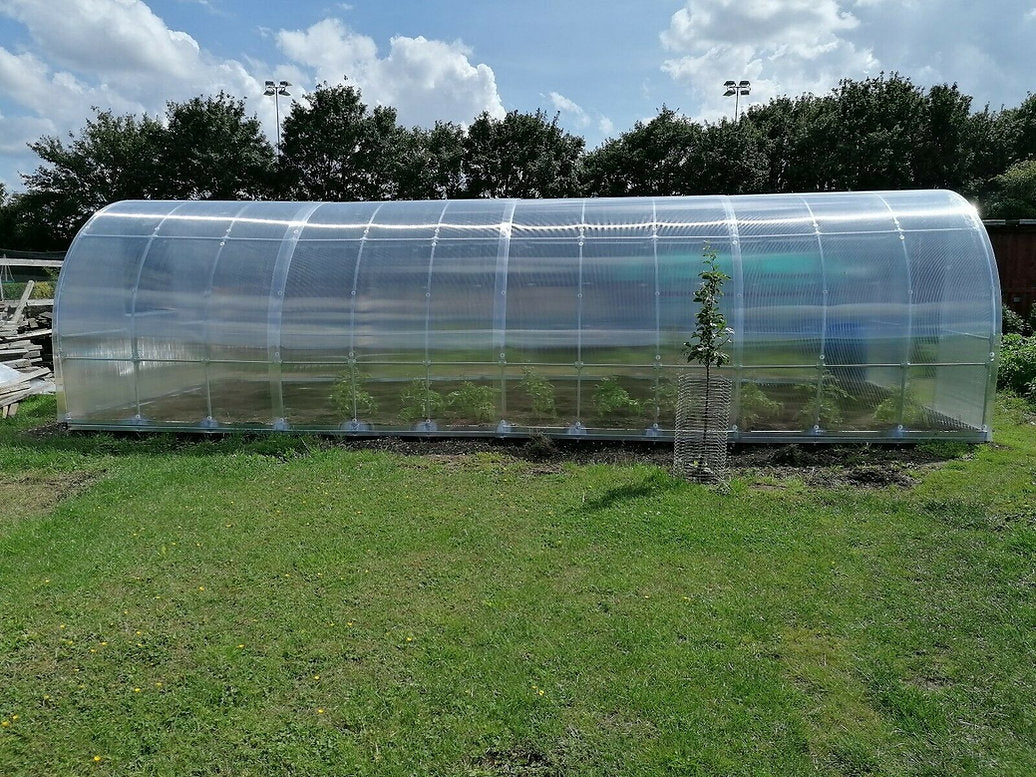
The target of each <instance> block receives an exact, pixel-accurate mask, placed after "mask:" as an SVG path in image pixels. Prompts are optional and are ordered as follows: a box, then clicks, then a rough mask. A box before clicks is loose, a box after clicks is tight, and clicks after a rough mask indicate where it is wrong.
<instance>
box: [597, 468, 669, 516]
mask: <svg viewBox="0 0 1036 777" xmlns="http://www.w3.org/2000/svg"><path fill="white" fill-rule="evenodd" d="M682 485H683V481H681V480H679V479H678V478H675V477H673V476H672V475H669V474H667V473H665V472H663V471H662V470H655V471H654V472H651V473H650V474H649V475H647V476H646V477H644V478H643V479H642V480H640V481H639V482H636V483H623V484H622V485H621V486H615V487H614V488H609V489H608V490H607V491H605V492H604V493H603V494H600V495H598V496H595V497H593V498H592V499H587V500H586V502H584V503H583V509H585V510H589V511H591V512H596V511H598V510H607V509H608V508H609V507H614V506H615V505H617V504H621V503H622V502H628V501H630V500H633V499H641V498H642V497H646V496H654V495H655V494H662V493H665V492H666V491H672V490H673V489H676V488H680V487H681V486H682Z"/></svg>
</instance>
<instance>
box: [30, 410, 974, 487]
mask: <svg viewBox="0 0 1036 777" xmlns="http://www.w3.org/2000/svg"><path fill="white" fill-rule="evenodd" d="M27 434H28V435H29V436H32V437H34V438H36V439H40V440H45V439H47V438H50V437H60V436H63V435H64V436H67V435H72V436H75V435H79V434H88V433H86V432H69V431H67V429H65V428H64V427H63V426H62V425H60V424H48V425H47V426H43V427H40V428H38V429H35V430H32V431H30V432H27ZM111 434H113V436H114V437H115V438H117V439H118V438H125V439H130V440H139V439H141V437H142V436H146V435H147V433H139V432H125V433H118V432H116V433H111ZM211 439H212V438H210V437H207V436H199V435H191V434H182V435H177V436H176V438H175V440H176V441H175V444H174V445H175V448H176V449H178V450H180V449H185V450H190V448H191V447H192V446H194V445H199V444H202V443H204V442H208V441H211ZM244 439H245V440H246V441H254V440H271V439H273V438H271V437H269V436H268V435H247V436H245V437H244ZM307 439H310V440H320V442H319V443H318V445H319V446H335V447H341V448H346V449H350V450H369V451H385V452H387V453H394V454H398V455H401V456H413V457H425V458H429V459H431V460H432V461H434V462H436V463H438V464H445V465H447V466H451V467H456V466H466V465H467V464H468V463H470V455H471V454H491V455H493V456H506V457H509V458H513V459H517V460H521V461H526V462H529V463H530V464H532V465H533V466H532V467H530V470H529V471H530V474H534V475H535V474H543V475H548V474H557V473H559V472H561V471H562V470H561V467H562V465H564V464H565V463H569V462H571V463H575V464H619V465H631V464H651V465H655V466H658V467H662V468H663V469H668V468H670V467H671V466H672V463H673V443H672V441H668V442H662V441H654V440H640V439H638V440H588V439H567V438H562V439H558V438H548V437H544V436H536V437H532V438H493V437H337V436H328V437H316V436H314V437H310V438H307ZM306 448H307V449H308V446H306ZM970 450H971V446H968V445H966V444H963V443H959V444H948V443H944V444H942V445H939V444H929V445H925V444H919V445H912V444H897V445H892V444H888V445H882V444H866V443H863V444H859V443H858V444H848V443H845V444H822V443H799V444H784V445H780V444H772V443H771V444H766V443H755V444H743V445H735V446H733V447H732V448H731V450H730V453H729V456H728V459H727V475H728V477H742V476H748V477H751V476H753V475H758V476H759V479H760V481H762V480H765V479H766V478H767V477H770V478H773V479H776V480H778V481H780V480H782V479H787V478H798V479H801V480H802V481H804V482H806V483H809V484H813V485H820V486H838V485H844V486H851V487H856V488H884V487H887V486H898V487H904V488H906V487H910V486H911V485H913V484H914V482H915V481H914V478H913V477H911V476H910V475H909V474H908V473H907V471H906V470H917V469H924V468H926V467H930V466H937V465H938V464H939V463H940V462H942V461H946V460H947V459H952V458H957V457H960V456H962V455H968V454H969V452H970ZM271 455H277V454H276V453H272V454H271ZM770 485H771V487H774V488H780V487H782V484H781V483H779V482H778V483H775V484H770Z"/></svg>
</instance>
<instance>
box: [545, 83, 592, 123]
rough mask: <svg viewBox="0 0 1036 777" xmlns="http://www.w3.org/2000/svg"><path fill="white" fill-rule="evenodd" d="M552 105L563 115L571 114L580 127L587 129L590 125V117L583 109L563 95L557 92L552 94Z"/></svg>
mask: <svg viewBox="0 0 1036 777" xmlns="http://www.w3.org/2000/svg"><path fill="white" fill-rule="evenodd" d="M549 97H550V102H551V104H552V105H553V106H554V107H555V108H557V109H558V110H559V111H561V112H562V113H569V114H571V115H572V118H574V119H575V121H576V123H577V124H578V125H579V126H580V127H585V126H587V125H588V124H589V123H590V116H589V115H588V114H587V112H586V111H585V110H583V107H582V106H581V105H579V104H578V103H576V102H575V101H573V100H570V99H568V98H567V97H565V95H563V94H558V93H557V92H551V93H550V95H549Z"/></svg>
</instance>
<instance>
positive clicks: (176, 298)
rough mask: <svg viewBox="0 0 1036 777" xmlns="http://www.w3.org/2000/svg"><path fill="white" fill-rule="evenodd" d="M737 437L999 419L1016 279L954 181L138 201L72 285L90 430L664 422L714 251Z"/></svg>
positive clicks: (65, 399)
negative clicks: (1005, 282)
mask: <svg viewBox="0 0 1036 777" xmlns="http://www.w3.org/2000/svg"><path fill="white" fill-rule="evenodd" d="M707 254H715V256H716V260H717V264H718V266H719V267H720V269H721V270H722V271H723V272H725V273H726V274H727V275H728V276H729V278H730V279H729V280H728V281H727V282H726V284H725V285H724V288H723V296H722V298H721V300H720V304H721V308H722V310H723V312H724V314H725V315H726V318H727V323H728V325H729V326H730V327H731V329H732V333H731V337H730V342H729V344H728V345H727V346H726V348H725V350H726V351H727V353H728V355H729V364H728V365H726V366H725V367H724V368H723V370H722V372H723V374H724V375H726V376H727V377H730V378H731V379H733V380H734V392H733V402H734V406H733V408H732V411H731V423H732V426H733V432H732V435H733V437H734V438H736V439H742V440H794V439H811V440H823V439H832V440H834V439H883V440H897V439H918V438H923V437H926V436H928V437H945V436H951V437H958V438H962V439H973V440H977V439H988V437H989V413H990V407H991V393H990V390H989V387H990V386H991V385H992V384H993V381H994V375H995V365H996V355H997V345H998V341H999V288H998V280H997V277H996V270H995V265H994V263H993V257H992V252H991V250H990V248H989V242H988V239H987V238H986V236H985V233H984V231H983V230H982V227H981V224H980V222H979V221H978V219H977V216H976V214H975V212H974V209H973V208H972V207H971V206H970V205H968V204H967V203H966V202H965V201H964V200H963V199H961V198H960V197H958V196H957V195H955V194H952V193H949V192H942V191H935V192H877V193H876V192H860V193H830V192H825V193H817V194H804V195H751V196H740V197H664V198H651V197H638V198H621V199H592V200H579V199H573V200H538V201H517V200H467V201H427V202H382V203H286V202H281V203H278V202H252V203H230V202H124V203H116V204H114V205H112V206H110V207H108V208H106V209H104V210H102V211H100V212H98V213H97V214H95V216H94V217H93V218H92V219H91V220H90V221H89V222H88V223H87V225H86V226H85V227H84V228H83V230H82V231H81V233H80V235H79V236H78V237H77V238H76V240H75V242H74V243H73V246H72V248H71V249H70V251H69V254H68V257H67V259H66V262H65V267H64V270H63V271H62V274H61V279H60V283H59V288H58V293H57V302H56V309H55V326H54V328H55V353H56V359H57V364H56V372H57V374H58V376H59V383H60V385H59V391H60V393H61V396H60V397H59V407H61V408H62V411H61V412H62V413H63V420H65V421H67V422H68V423H70V424H71V425H72V426H75V427H79V428H120V427H122V426H127V425H129V426H133V427H135V428H164V427H170V428H178V429H196V430H211V429H219V428H246V429H253V428H254V429H290V428H298V429H312V430H324V431H340V432H343V433H361V434H378V433H389V434H391V433H404V432H410V433H421V434H434V433H440V434H487V435H488V434H510V433H516V434H531V433H539V432H542V433H547V434H553V435H588V436H600V437H645V438H657V437H658V436H662V437H671V435H672V430H673V423H674V415H675V407H676V402H677V392H676V385H677V378H678V377H679V375H680V374H681V373H683V372H684V371H686V370H687V369H698V368H697V367H695V366H694V365H690V366H688V365H687V362H686V357H685V354H684V351H683V347H682V346H683V343H684V342H685V341H686V340H688V339H690V337H691V334H692V332H693V330H694V326H695V320H694V319H695V314H696V312H697V305H696V303H695V302H694V301H693V295H694V292H695V290H696V289H697V288H698V286H699V284H700V278H699V273H700V272H701V271H702V269H703V264H702V261H703V258H704V256H705V255H707Z"/></svg>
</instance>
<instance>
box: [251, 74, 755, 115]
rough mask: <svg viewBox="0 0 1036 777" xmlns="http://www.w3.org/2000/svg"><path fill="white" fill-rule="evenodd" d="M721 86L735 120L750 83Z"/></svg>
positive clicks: (727, 82)
mask: <svg viewBox="0 0 1036 777" xmlns="http://www.w3.org/2000/svg"><path fill="white" fill-rule="evenodd" d="M267 83H269V82H267ZM723 86H724V87H726V90H727V91H725V92H724V93H723V96H724V97H731V96H733V98H734V121H735V122H736V121H737V107H738V105H737V104H738V101H739V100H740V99H741V95H743V94H748V93H749V92H751V91H752V84H751V83H749V82H748V81H738V82H734V81H724V82H723Z"/></svg>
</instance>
